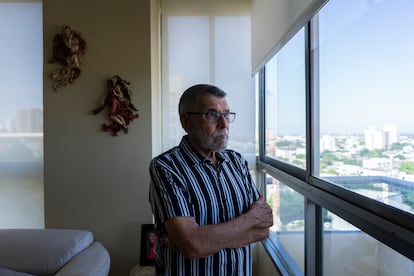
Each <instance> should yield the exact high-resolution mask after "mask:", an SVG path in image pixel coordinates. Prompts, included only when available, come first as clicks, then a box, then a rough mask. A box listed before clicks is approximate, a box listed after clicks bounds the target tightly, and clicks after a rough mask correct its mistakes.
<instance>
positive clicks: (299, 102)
mask: <svg viewBox="0 0 414 276" xmlns="http://www.w3.org/2000/svg"><path fill="white" fill-rule="evenodd" d="M305 73H306V67H305V33H304V30H303V29H302V30H301V31H300V32H298V33H297V34H296V35H295V36H294V37H293V38H292V39H291V40H290V41H289V42H288V43H287V44H286V45H285V47H283V49H281V50H280V51H279V52H278V53H277V54H276V55H275V56H274V57H273V58H272V59H271V60H270V61H269V62H268V63H267V64H266V65H265V103H266V106H265V112H266V115H265V124H266V125H265V131H266V132H265V139H266V140H265V151H266V156H269V157H271V158H275V159H277V160H279V161H282V162H285V163H288V164H291V165H294V166H297V167H300V168H306V136H305V135H306V115H305V111H306V98H305V96H306V94H305V93H304V91H306V84H305V77H306V74H305Z"/></svg>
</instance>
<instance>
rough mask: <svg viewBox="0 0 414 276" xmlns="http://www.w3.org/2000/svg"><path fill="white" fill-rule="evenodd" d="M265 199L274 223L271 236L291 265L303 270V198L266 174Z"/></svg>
mask: <svg viewBox="0 0 414 276" xmlns="http://www.w3.org/2000/svg"><path fill="white" fill-rule="evenodd" d="M266 201H267V203H268V204H269V205H270V206H271V207H272V210H273V215H274V219H273V221H274V224H273V226H272V228H271V238H272V239H273V240H274V241H277V242H278V244H279V248H281V249H282V250H283V251H284V252H286V255H288V256H289V258H291V259H292V260H293V262H292V263H291V265H292V266H295V267H296V266H297V269H298V270H299V271H301V272H302V273H303V272H304V271H305V259H304V255H305V239H304V237H305V235H304V230H305V200H304V197H303V195H301V194H300V193H298V192H296V191H295V190H294V189H292V188H290V187H289V186H287V185H285V184H283V183H281V182H280V181H279V180H277V179H276V178H274V177H271V176H270V175H267V176H266Z"/></svg>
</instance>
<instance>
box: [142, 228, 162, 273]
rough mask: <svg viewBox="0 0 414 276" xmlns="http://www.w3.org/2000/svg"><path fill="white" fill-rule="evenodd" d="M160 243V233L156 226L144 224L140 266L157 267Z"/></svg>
mask: <svg viewBox="0 0 414 276" xmlns="http://www.w3.org/2000/svg"><path fill="white" fill-rule="evenodd" d="M158 242H159V233H158V231H156V230H155V226H154V224H142V226H141V250H140V265H141V266H155V260H156V256H157V252H156V248H157V243H158Z"/></svg>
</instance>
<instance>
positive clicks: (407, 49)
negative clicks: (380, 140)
mask: <svg viewBox="0 0 414 276" xmlns="http://www.w3.org/2000/svg"><path fill="white" fill-rule="evenodd" d="M413 14H414V1H412V0H338V1H331V2H328V4H327V5H326V6H325V7H324V8H323V9H322V11H321V15H320V21H319V23H320V28H321V29H320V44H319V46H320V52H321V60H320V69H321V72H320V75H321V76H322V79H321V90H320V91H321V93H320V95H321V103H320V106H321V118H322V119H321V128H324V130H325V131H327V132H329V131H333V132H335V131H340V130H341V129H344V130H349V131H351V132H357V131H359V132H362V131H363V130H364V129H365V128H366V127H369V126H374V127H382V125H384V124H387V123H394V124H397V125H399V127H400V131H401V132H402V133H403V132H411V133H414V119H413V118H414V116H413V115H414V113H413V112H414V110H413V103H414V81H413V80H414V51H413V49H414V30H413V26H414V16H413Z"/></svg>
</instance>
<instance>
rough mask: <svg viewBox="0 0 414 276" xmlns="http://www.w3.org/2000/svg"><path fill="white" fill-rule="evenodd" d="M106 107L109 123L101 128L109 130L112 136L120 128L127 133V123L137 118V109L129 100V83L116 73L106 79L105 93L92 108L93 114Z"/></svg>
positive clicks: (116, 133)
mask: <svg viewBox="0 0 414 276" xmlns="http://www.w3.org/2000/svg"><path fill="white" fill-rule="evenodd" d="M105 107H108V109H109V111H108V116H109V119H110V120H111V123H110V124H103V125H102V130H103V131H107V132H110V133H111V135H112V136H118V132H119V131H120V130H124V132H125V133H128V125H129V123H130V122H132V121H133V120H134V119H136V118H138V117H139V115H138V113H137V111H138V109H137V108H136V107H135V106H134V105H133V104H132V102H131V89H130V83H129V82H127V81H126V80H124V79H122V78H121V77H120V76H118V75H114V76H113V77H112V78H110V79H108V81H107V93H106V95H105V96H104V97H103V98H102V100H101V104H100V105H99V107H97V108H95V109H94V110H92V113H93V114H94V115H96V114H98V113H99V112H101V111H102V110H103V109H104V108H105Z"/></svg>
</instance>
